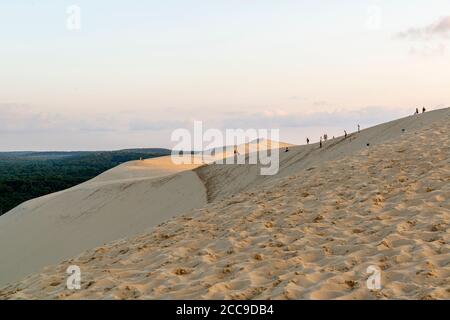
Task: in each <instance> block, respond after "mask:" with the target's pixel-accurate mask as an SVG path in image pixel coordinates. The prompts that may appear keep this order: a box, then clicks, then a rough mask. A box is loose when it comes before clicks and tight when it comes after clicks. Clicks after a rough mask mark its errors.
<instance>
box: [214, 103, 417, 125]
mask: <svg viewBox="0 0 450 320" xmlns="http://www.w3.org/2000/svg"><path fill="white" fill-rule="evenodd" d="M406 115H408V109H407V108H387V107H381V106H380V107H376V106H372V107H365V108H361V109H358V110H335V111H331V112H325V111H324V112H313V113H309V114H304V113H295V112H283V111H281V110H275V111H261V112H259V113H252V114H246V113H242V114H239V115H234V116H232V117H228V118H226V119H225V120H224V122H223V125H224V127H226V128H300V127H303V128H307V127H320V126H322V127H342V128H346V127H349V126H352V127H353V126H355V125H356V124H358V123H360V124H376V123H381V122H384V121H388V120H392V119H393V118H396V117H401V116H406Z"/></svg>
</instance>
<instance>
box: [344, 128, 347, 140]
mask: <svg viewBox="0 0 450 320" xmlns="http://www.w3.org/2000/svg"><path fill="white" fill-rule="evenodd" d="M344 139H347V130H344Z"/></svg>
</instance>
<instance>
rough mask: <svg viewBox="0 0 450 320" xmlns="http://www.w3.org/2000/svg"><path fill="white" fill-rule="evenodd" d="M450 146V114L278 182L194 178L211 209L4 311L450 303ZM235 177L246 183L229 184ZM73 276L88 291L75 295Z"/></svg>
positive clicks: (24, 288)
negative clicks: (26, 304) (375, 283)
mask: <svg viewBox="0 0 450 320" xmlns="http://www.w3.org/2000/svg"><path fill="white" fill-rule="evenodd" d="M401 129H406V130H405V132H402V130H401ZM449 136H450V109H444V110H439V111H436V112H430V113H428V114H425V115H420V116H418V117H408V118H406V119H401V120H398V121H395V122H392V123H389V124H384V125H382V126H378V127H374V128H370V129H367V130H365V131H363V132H361V133H360V134H359V135H356V134H354V135H351V136H350V137H349V138H348V139H346V140H345V141H343V140H342V139H341V138H337V140H336V141H334V143H335V144H334V145H333V144H332V143H333V142H330V141H329V142H328V143H327V144H326V145H325V147H324V148H323V149H321V150H318V148H317V146H316V147H315V146H314V145H313V146H302V147H296V148H297V150H292V151H290V152H288V153H284V154H281V156H282V160H281V170H280V174H279V175H277V176H274V177H262V178H260V177H258V176H255V175H254V171H255V167H250V166H248V165H247V166H245V165H242V166H218V165H210V166H207V167H202V168H199V169H196V170H195V171H188V172H189V173H195V172H196V173H199V172H198V171H201V174H199V176H200V177H201V181H203V182H204V185H205V187H206V189H207V191H206V193H207V194H208V200H209V203H208V204H206V205H203V206H202V207H201V208H192V209H191V210H186V211H185V212H184V214H181V215H178V216H175V217H173V218H171V219H168V220H167V221H165V222H164V223H162V224H161V225H159V226H156V227H154V228H153V229H151V230H150V231H148V232H145V233H142V234H141V235H139V236H129V237H126V238H123V239H120V240H116V241H114V242H111V243H108V244H106V245H102V246H98V247H97V248H94V249H91V250H88V251H85V252H84V253H82V254H80V255H79V256H77V257H75V258H71V259H69V260H67V261H64V262H62V263H60V264H58V265H54V266H49V267H46V268H45V269H43V270H41V272H39V273H36V274H35V275H32V276H29V277H27V278H25V279H23V280H22V281H20V282H16V283H14V284H12V285H9V286H6V287H4V288H3V289H0V298H1V299H19V298H33V299H98V298H99V299H449V298H450V280H449V279H450V250H449V249H450V246H449V240H450V234H449V223H450V142H449ZM369 140H370V141H369ZM368 141H369V142H370V147H367V143H369V142H368ZM243 170H246V172H244V171H243ZM227 174H229V175H231V177H230V179H232V180H233V181H234V180H236V179H238V178H237V177H240V178H239V179H242V180H241V181H238V182H234V183H235V185H234V186H233V187H228V184H227V183H224V182H221V183H217V181H219V180H220V179H218V177H222V178H228V176H227ZM189 189H192V188H189ZM209 189H211V190H213V191H209ZM219 189H223V190H224V194H222V193H221V192H218V191H217V190H219ZM231 189H234V191H232V190H231ZM0 222H1V221H0ZM2 253H3V251H2ZM2 263H3V262H2ZM74 264H75V265H78V266H79V267H80V268H81V272H82V289H81V290H75V291H71V290H67V289H66V286H65V282H66V279H67V274H66V268H67V267H68V266H69V265H74ZM369 266H376V267H377V268H379V269H380V270H381V276H382V277H381V279H382V287H381V289H380V290H370V289H368V288H367V286H366V280H367V278H368V277H369V274H368V273H367V268H368V267H369Z"/></svg>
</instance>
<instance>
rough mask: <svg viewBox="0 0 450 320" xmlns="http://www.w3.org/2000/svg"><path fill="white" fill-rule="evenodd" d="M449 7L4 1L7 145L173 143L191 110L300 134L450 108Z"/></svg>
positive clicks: (0, 119) (209, 118)
mask: <svg viewBox="0 0 450 320" xmlns="http://www.w3.org/2000/svg"><path fill="white" fill-rule="evenodd" d="M69 5H77V6H79V7H80V8H81V30H78V31H73V30H72V31H71V30H68V29H67V28H66V21H67V19H68V15H67V13H66V9H67V7H68V6H69ZM373 8H375V9H377V8H378V9H379V10H380V11H379V12H380V13H381V15H380V16H379V18H380V19H381V20H379V21H380V24H379V28H374V27H372V26H373V25H372V24H368V22H370V21H373V19H374V18H377V17H378V16H377V15H376V13H377V12H378V11H377V10H378V9H377V10H375V11H374V9H373ZM374 12H375V15H374ZM449 16H450V1H448V0H432V1H422V0H421V1H419V0H413V1H406V0H397V1H388V0H385V1H381V0H379V1H376V0H372V1H364V0H358V1H356V0H352V1H332V0H329V1H312V0H311V1H301V0H297V1H275V0H273V1H267V0H265V1H264V0H259V1H257V0H253V1H252V0H248V1H242V0H240V1H235V0H226V1H225V0H223V1H222V0H214V1H206V0H203V1H189V0H184V1H137V0H135V1H111V0H109V1H99V0H97V1H92V0H91V1H56V0H39V1H37V0H36V1H25V0H17V1H10V2H9V3H5V1H2V2H1V3H0V41H1V45H0V150H24V149H27V150H42V149H48V150H53V149H64V150H67V149H113V148H125V147H151V146H167V147H170V141H169V138H170V132H171V130H173V129H175V128H176V127H178V126H181V125H188V124H189V123H190V121H192V120H194V119H195V120H204V121H206V122H207V124H209V125H210V126H215V127H219V128H220V127H224V126H228V125H230V123H233V122H235V123H238V122H239V123H242V124H245V123H246V122H247V121H246V120H247V119H248V120H249V121H248V123H252V125H258V123H260V124H261V126H262V125H267V124H268V123H273V124H274V125H276V126H279V127H280V129H281V136H282V138H283V139H285V140H289V141H290V142H294V143H302V142H303V140H304V136H305V135H309V136H312V137H315V138H316V136H317V135H319V132H321V133H323V132H325V131H328V132H333V133H334V132H336V134H337V133H340V132H341V131H342V130H343V129H344V127H350V128H351V126H353V125H354V124H353V122H354V121H357V118H358V117H356V119H355V114H360V115H361V122H362V123H367V125H369V124H372V123H375V122H376V121H382V120H384V119H386V120H387V119H389V118H391V117H395V116H399V115H401V114H404V113H405V112H409V110H410V109H411V108H415V107H416V106H421V105H426V106H428V107H429V108H436V107H440V106H448V105H450V91H449V90H448V84H449V83H450V67H449V66H450V64H449V63H448V61H449V55H448V52H447V51H448V48H447V47H448V45H449V37H448V36H449V35H450V34H449V33H448V31H450V20H449V22H448V29H446V26H447V20H446V18H445V17H449ZM438 23H441V24H440V25H442V26H443V27H442V28H440V29H438V31H434V30H435V28H433V26H435V25H436V24H438ZM411 28H415V29H413V30H410V29H411ZM408 30H410V33H407V34H408V36H405V37H399V36H398V34H399V33H401V32H406V31H408ZM427 30H428V31H427ZM429 30H432V31H430V32H429ZM424 32H425V33H426V35H427V36H426V37H423V36H422V35H423V33H424ZM368 107H369V109H367V108H368ZM370 107H378V109H374V108H370ZM339 110H340V114H341V115H342V114H344V115H345V114H347V113H348V115H349V122H348V123H345V121H344V122H343V123H339V124H336V123H334V122H333V118H332V115H333V114H334V112H336V111H339ZM368 110H378V111H371V112H369V111H368ZM379 110H383V116H384V118H380V116H379V114H377V113H378V112H379ZM317 112H319V113H320V114H331V116H329V117H328V118H329V119H330V120H329V125H327V124H324V123H313V122H312V121H311V119H317V117H316V116H314V113H317ZM259 119H260V120H261V121H260V122H258V121H259ZM286 119H289V121H285V120H286ZM292 119H297V121H292ZM305 119H306V120H305ZM272 120H273V121H272ZM323 127H325V128H323ZM317 138H318V136H317Z"/></svg>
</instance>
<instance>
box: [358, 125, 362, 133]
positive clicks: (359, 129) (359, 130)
mask: <svg viewBox="0 0 450 320" xmlns="http://www.w3.org/2000/svg"><path fill="white" fill-rule="evenodd" d="M360 132H361V126H360V125H359V124H358V133H360Z"/></svg>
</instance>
